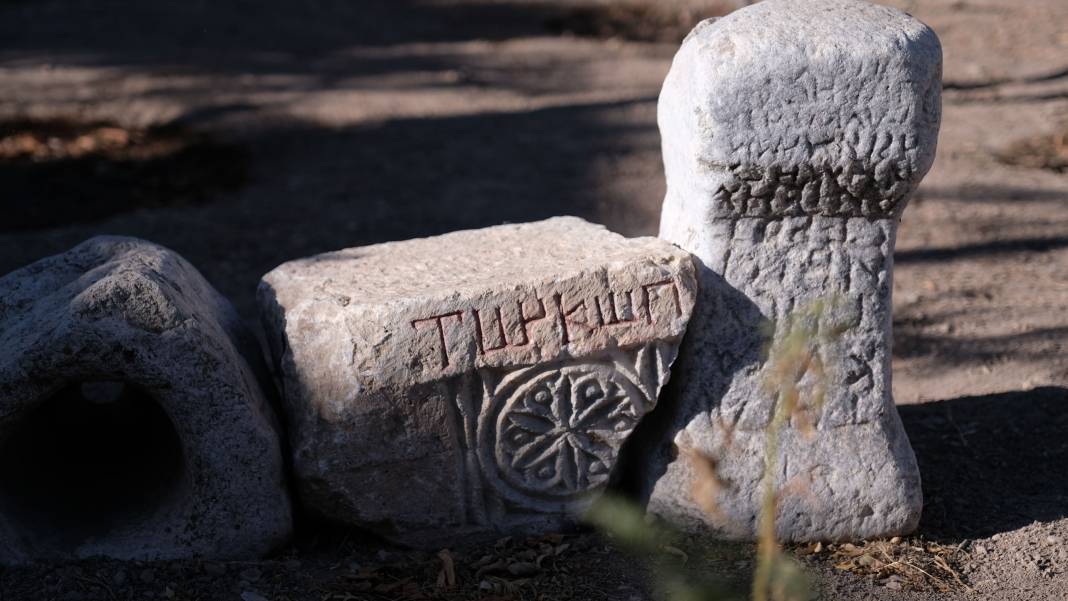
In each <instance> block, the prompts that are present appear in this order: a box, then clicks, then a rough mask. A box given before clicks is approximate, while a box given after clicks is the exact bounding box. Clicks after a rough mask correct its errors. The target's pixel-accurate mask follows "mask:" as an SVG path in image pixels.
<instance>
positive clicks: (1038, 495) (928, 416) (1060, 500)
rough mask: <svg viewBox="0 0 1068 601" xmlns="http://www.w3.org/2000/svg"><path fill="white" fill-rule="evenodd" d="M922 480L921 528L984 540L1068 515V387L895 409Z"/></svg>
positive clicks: (933, 533)
mask: <svg viewBox="0 0 1068 601" xmlns="http://www.w3.org/2000/svg"><path fill="white" fill-rule="evenodd" d="M898 411H899V412H900V414H901V419H902V421H903V422H904V424H905V430H906V431H907V432H908V435H909V439H910V441H911V442H912V447H913V449H914V450H915V452H916V458H917V460H918V462H919V465H920V473H921V475H922V478H923V491H924V510H923V519H922V521H921V522H920V532H921V533H923V534H924V535H927V536H932V537H939V538H948V539H951V540H954V539H964V538H976V537H987V536H991V535H993V534H997V533H1000V532H1007V531H1010V530H1015V529H1017V528H1020V527H1022V526H1026V525H1028V524H1031V523H1032V522H1035V521H1040V522H1048V521H1052V520H1057V519H1060V518H1063V517H1065V516H1066V515H1068V478H1066V477H1065V474H1064V466H1065V465H1066V464H1068V435H1066V433H1068V389H1065V388H1060V387H1045V388H1036V389H1034V390H1027V391H1018V392H1005V393H1000V394H991V395H985V396H976V397H962V398H958V399H952V400H947V401H939V402H930V403H924V404H920V405H902V406H899V407H898Z"/></svg>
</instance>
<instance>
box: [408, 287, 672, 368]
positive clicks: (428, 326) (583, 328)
mask: <svg viewBox="0 0 1068 601" xmlns="http://www.w3.org/2000/svg"><path fill="white" fill-rule="evenodd" d="M682 314H683V307H682V299H681V298H680V294H679V286H678V282H676V281H675V280H674V279H665V280H657V281H654V282H649V283H646V284H641V285H638V286H636V287H634V288H631V289H628V290H622V291H616V290H606V291H605V292H604V293H601V294H593V295H585V296H580V297H577V298H572V297H569V296H567V295H566V294H562V293H555V294H552V295H545V296H538V295H537V294H535V293H531V294H529V295H527V296H526V297H522V298H517V299H514V300H512V301H507V302H504V303H502V304H500V305H496V306H492V307H482V308H476V307H467V308H463V309H457V310H454V311H448V312H445V313H439V314H436V315H428V316H427V317H422V318H419V319H413V320H411V325H412V328H414V329H415V330H416V331H417V332H424V331H425V332H426V333H427V335H433V336H436V338H437V344H436V347H437V351H438V356H437V357H434V358H432V360H433V361H436V362H437V365H439V366H440V367H442V368H445V367H448V366H449V365H450V364H451V361H452V357H451V356H450V354H449V344H448V340H449V339H450V338H452V337H453V336H455V335H456V334H461V335H470V332H473V334H474V339H475V343H476V345H477V348H478V353H479V355H482V356H485V355H488V354H491V353H493V352H496V351H502V350H505V349H508V348H518V347H524V346H527V345H528V344H531V343H532V342H534V343H538V342H542V343H550V342H552V343H555V344H559V345H561V346H566V345H568V344H570V343H571V342H572V341H574V340H576V339H578V338H579V337H582V336H589V335H592V334H593V333H595V332H597V331H598V330H601V329H602V328H625V327H628V326H631V327H633V326H636V325H638V324H648V325H652V324H657V323H661V322H662V321H669V320H673V319H677V318H679V317H681V316H682ZM545 320H552V322H554V323H555V324H556V326H557V327H555V328H539V329H535V328H534V327H533V326H534V325H535V324H539V323H543V322H544V321H545ZM464 325H467V326H468V328H467V329H466V330H465V329H463V326H464ZM536 332H538V333H541V334H540V335H541V336H546V335H551V336H554V337H556V339H554V340H540V341H539V340H535V337H536V336H537V334H536ZM550 332H551V334H550Z"/></svg>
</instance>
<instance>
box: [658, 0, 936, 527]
mask: <svg viewBox="0 0 1068 601" xmlns="http://www.w3.org/2000/svg"><path fill="white" fill-rule="evenodd" d="M940 89H941V49H940V46H939V42H938V39H937V37H936V36H935V34H934V33H933V32H932V31H931V30H930V29H928V28H927V27H926V26H925V25H923V24H922V23H920V22H919V21H916V20H915V19H913V18H911V17H909V16H907V15H905V14H903V13H901V12H898V11H896V10H893V9H890V8H885V7H880V6H875V5H871V4H867V3H864V2H856V1H850V0H811V1H806V2H796V1H794V0H767V1H765V2H761V3H759V4H755V5H753V6H750V7H747V8H745V9H742V10H739V11H737V12H735V13H732V14H731V15H729V16H727V17H725V18H722V19H719V20H716V21H711V20H710V21H705V22H703V23H701V24H700V25H698V26H697V28H696V29H695V30H694V31H693V32H692V33H691V34H690V36H689V37H688V38H687V39H686V41H685V42H684V43H683V45H682V48H681V49H680V50H679V52H678V54H677V55H676V57H675V60H674V62H673V64H672V67H671V71H670V73H669V74H668V76H667V79H666V81H665V82H664V88H663V92H662V94H661V96H660V103H659V107H658V121H659V125H660V130H661V134H662V136H663V152H664V162H665V167H666V172H667V179H668V191H667V196H666V199H665V202H664V209H663V216H662V220H661V230H660V235H661V237H662V238H664V239H667V240H670V241H672V242H675V243H677V244H679V245H680V246H681V247H682V248H684V249H686V250H689V251H691V252H693V253H694V254H695V255H696V257H697V259H698V261H699V263H700V265H699V266H698V279H699V281H700V288H701V293H700V296H699V302H698V310H697V311H696V312H695V315H694V319H693V323H692V324H691V327H690V331H689V332H688V333H687V336H686V340H685V342H684V345H683V350H682V351H681V356H680V359H679V363H678V365H677V366H676V374H677V375H676V380H674V381H673V383H672V386H671V389H670V390H669V391H668V392H666V396H665V400H664V401H663V403H662V409H661V410H660V411H659V412H658V413H657V415H655V416H651V417H653V418H655V420H654V422H652V423H653V425H650V426H649V428H650V429H649V431H648V433H647V435H648V437H649V439H650V440H654V441H655V440H657V439H659V440H660V441H661V442H660V443H655V442H653V443H650V444H651V445H652V446H650V447H649V448H647V449H646V451H647V452H646V457H647V460H648V461H647V464H646V466H645V467H646V472H645V473H644V474H643V476H642V479H643V485H644V490H643V493H644V494H645V495H647V497H648V502H649V508H650V510H651V511H653V512H655V513H657V514H660V515H664V516H668V517H672V518H675V519H676V520H678V521H680V522H682V523H684V524H687V525H690V526H694V527H698V526H711V527H712V528H713V529H715V530H717V531H719V532H720V533H722V534H725V535H727V536H731V537H739V538H746V537H751V536H753V535H754V533H755V529H756V527H757V524H756V516H757V514H758V511H759V506H760V500H761V489H760V487H759V486H758V484H759V482H760V479H761V476H762V469H763V455H764V453H763V444H764V434H763V428H764V427H765V426H766V425H767V424H768V421H769V418H770V415H771V412H772V408H773V405H772V400H771V398H770V396H769V395H768V394H766V393H765V392H763V391H762V390H761V383H762V379H763V376H764V374H763V370H762V356H761V355H762V347H763V343H764V340H763V339H762V337H761V335H760V325H761V323H762V322H763V321H764V320H766V319H769V320H773V321H778V320H781V319H782V318H783V317H785V316H786V315H787V314H788V313H789V312H790V311H792V310H794V309H797V308H801V307H804V306H805V305H807V304H809V303H810V302H811V301H813V300H815V299H819V298H827V299H835V298H836V299H838V301H839V305H838V309H837V311H839V312H840V315H838V316H836V318H840V319H844V320H847V322H846V323H853V324H854V325H853V326H852V327H851V328H850V329H849V330H848V331H847V332H846V333H845V335H844V336H843V337H842V338H841V339H840V340H839V341H838V342H837V343H836V344H835V345H834V348H832V349H831V353H830V355H831V357H832V359H833V360H834V363H835V365H834V366H833V367H834V369H833V370H832V371H831V373H830V374H829V376H828V378H829V380H830V381H829V385H830V391H829V394H828V398H827V402H826V404H825V405H824V407H823V409H822V412H821V415H820V416H819V419H818V424H817V426H818V427H817V429H816V432H815V435H814V437H813V438H812V439H811V440H809V439H806V438H804V437H802V436H800V434H799V432H798V431H797V430H794V429H787V431H786V433H785V435H784V441H783V447H782V457H781V460H780V462H779V466H780V467H781V470H780V473H779V474H777V478H778V483H779V485H780V486H787V487H788V489H789V490H792V491H794V492H793V493H790V494H787V495H786V496H785V498H784V499H783V500H782V502H781V504H780V508H779V512H778V521H777V526H778V533H779V535H780V537H782V539H784V540H791V541H800V540H818V539H853V538H863V537H872V536H882V535H890V534H897V533H903V532H906V531H910V530H912V529H913V528H915V526H916V525H917V523H918V520H919V517H920V511H921V508H922V494H921V490H920V479H919V473H918V470H917V467H916V461H915V458H914V456H913V453H912V450H911V448H910V446H909V443H908V439H907V437H906V435H905V433H904V431H903V429H902V427H901V423H900V420H899V418H898V415H897V412H896V410H895V408H894V403H893V399H892V397H891V387H890V348H891V332H890V328H891V315H890V308H891V305H890V293H891V277H892V266H893V248H894V238H895V230H896V226H897V220H898V218H899V216H900V214H901V212H902V211H903V210H904V207H905V203H906V201H907V199H908V196H909V194H910V193H911V192H912V190H913V189H914V188H915V187H916V185H917V184H918V183H919V181H920V179H921V178H922V177H923V176H924V174H925V173H926V172H927V170H928V168H929V167H930V166H931V162H932V160H933V157H934V152H935V142H936V138H937V133H938V126H939V115H940V107H941V104H940ZM645 436H646V433H643V438H644V437H645ZM663 441H667V442H663ZM672 447H674V448H672ZM688 448H689V449H694V450H697V451H700V452H703V453H706V454H708V455H710V456H712V457H714V458H716V459H717V461H718V466H719V471H720V475H721V477H722V478H723V479H724V480H725V482H726V483H727V487H726V488H725V489H724V490H723V491H722V492H721V493H720V494H719V496H718V501H719V503H718V507H719V511H718V513H717V514H716V515H714V516H713V515H708V514H707V513H706V512H703V511H702V510H701V509H699V508H698V507H697V505H696V504H695V503H694V501H693V499H692V488H693V484H694V479H695V475H694V474H695V472H694V466H693V465H692V464H691V463H690V462H689V461H688V460H687V456H688V455H687V453H684V452H683V453H680V451H683V450H685V449H688Z"/></svg>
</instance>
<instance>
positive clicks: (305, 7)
mask: <svg viewBox="0 0 1068 601" xmlns="http://www.w3.org/2000/svg"><path fill="white" fill-rule="evenodd" d="M892 4H894V5H896V6H898V7H899V8H903V9H905V10H908V11H909V12H911V13H912V14H914V15H916V16H918V17H919V18H921V19H923V20H924V21H926V22H927V23H928V24H930V25H931V26H932V27H933V28H934V29H935V30H936V31H937V33H938V35H939V36H940V37H941V40H942V44H943V47H944V52H945V93H944V117H943V124H942V134H941V137H940V140H939V151H938V159H937V161H936V163H935V166H934V168H933V169H932V171H931V173H930V174H929V175H928V177H927V179H926V180H925V181H924V183H923V185H922V186H921V188H920V190H919V192H918V194H917V195H916V196H915V197H914V199H913V200H912V202H911V205H910V207H909V208H908V210H907V211H906V212H905V216H904V219H903V223H902V227H901V230H900V237H899V242H898V249H897V254H896V262H897V272H896V273H897V277H896V281H895V288H894V295H895V307H894V322H895V343H894V392H895V395H896V399H897V402H898V404H899V410H900V413H901V416H902V419H903V420H904V423H905V426H906V429H907V430H908V433H909V437H910V439H911V441H912V444H913V447H914V448H915V450H916V453H917V456H918V459H919V462H920V467H921V469H922V472H923V480H924V493H925V508H924V517H923V521H922V523H921V526H920V530H919V532H917V533H916V536H915V537H914V538H910V539H908V540H906V541H901V542H893V543H891V542H885V541H884V542H878V543H877V544H878V545H883V546H882V547H878V549H881V550H880V551H879V553H882V552H885V551H886V549H887V548H889V549H891V552H894V551H893V549H895V548H896V549H905V551H902V555H900V557H899V561H898V563H897V564H895V565H896V568H895V569H893V570H883V571H880V570H873V569H871V565H872V564H871V563H870V562H869V561H867V560H864V561H861V559H862V558H863V556H864V555H862V554H861V553H862V551H863V550H864V549H872V551H871V553H876V551H875V549H876V547H875V546H870V547H861V548H860V549H861V550H860V551H855V552H854V550H853V549H847V548H841V547H836V548H823V549H820V550H819V552H815V553H814V552H813V551H814V549H813V548H811V547H804V548H798V549H794V552H795V553H796V554H797V555H798V556H799V557H801V561H802V562H803V563H804V564H805V565H806V566H807V570H808V572H809V573H810V574H811V575H812V576H813V577H814V578H815V579H816V581H817V582H818V587H817V588H818V590H819V591H820V597H821V598H824V599H832V600H837V599H843V600H860V599H908V600H925V599H942V598H958V597H959V598H983V599H1003V600H1017V599H1027V600H1029V601H1045V600H1048V599H1058V600H1061V599H1068V546H1066V544H1068V543H1066V541H1068V477H1066V476H1065V473H1064V466H1065V465H1068V357H1066V356H1065V353H1064V350H1065V349H1064V342H1062V341H1063V340H1064V339H1065V337H1066V336H1068V2H1065V1H1064V0H1026V1H1010V0H912V1H908V2H906V1H904V0H895V1H894V2H892ZM731 6H732V5H731V4H730V3H728V2H721V3H716V2H703V1H702V0H670V1H667V2H656V1H655V0H646V2H645V3H644V4H630V5H621V4H619V3H618V2H616V3H609V2H595V1H594V0H589V1H588V2H585V3H584V4H581V5H578V2H577V1H576V0H572V1H571V2H563V1H559V0H558V1H556V2H548V1H543V2H526V1H521V0H497V1H493V0H441V1H430V0H426V1H419V2H417V1H400V0H392V1H391V0H361V1H360V2H350V1H347V0H303V1H300V2H282V1H280V0H260V2H255V3H253V2H230V3H211V2H202V1H195V0H194V1H190V0H182V1H178V0H157V1H154V2H142V3H135V2H123V1H118V0H0V99H2V100H0V190H2V192H0V194H2V196H0V198H2V207H3V213H2V214H0V273H6V272H7V271H9V270H12V269H15V268H17V267H19V266H22V265H25V264H27V263H29V262H31V261H33V260H35V259H38V258H40V257H43V256H46V255H49V254H53V253H57V252H61V251H63V250H65V249H67V248H69V247H71V246H73V245H74V244H76V243H78V242H80V241H81V240H83V239H85V238H87V237H89V236H91V235H94V234H100V233H113V234H127V235H134V236H139V237H143V238H147V239H150V240H153V241H156V242H159V243H162V244H164V245H166V246H169V247H171V248H173V249H175V250H177V251H178V252H180V253H182V254H183V255H184V256H185V257H187V258H188V259H189V260H190V261H192V262H193V263H194V264H195V265H197V266H198V268H200V270H201V271H202V272H203V273H204V274H205V275H206V276H207V277H208V279H209V280H210V281H211V282H212V283H213V284H214V285H215V286H216V287H217V288H218V289H219V290H220V291H221V292H223V293H224V294H225V295H227V296H229V297H230V298H231V299H232V300H233V301H234V302H235V304H236V305H237V307H238V309H239V310H240V311H241V312H242V314H243V315H244V317H245V318H246V319H247V320H248V321H249V322H250V323H255V320H256V318H255V307H254V304H253V295H254V290H255V287H256V283H257V281H258V279H259V276H260V275H261V274H263V273H264V272H266V271H268V270H269V269H271V268H272V267H274V266H275V265H277V264H279V263H281V262H283V261H285V260H288V259H291V258H294V257H299V256H304V255H309V254H312V253H317V252H322V251H327V250H333V249H338V248H343V247H349V246H357V245H363V244H368V243H374V242H380V241H385V240H395V239H403V238H409V237H414V236H425V235H432V234H437V233H442V232H445V231H449V230H454V229H458V228H470V227H481V226H486V225H491V224H498V223H502V222H518V221H530V220H536V219H541V218H544V217H548V216H551V215H558V214H573V215H579V216H582V217H585V218H588V219H590V220H593V221H597V222H601V223H604V224H606V225H608V226H609V227H610V228H611V229H614V230H616V231H619V232H621V233H624V234H627V235H640V234H653V233H655V232H656V229H657V222H658V217H659V207H660V203H661V198H662V197H663V193H664V180H663V174H662V165H661V160H660V149H659V135H658V133H657V129H656V123H655V111H656V98H657V94H658V92H659V88H660V84H661V82H662V80H663V77H664V75H665V73H666V72H667V69H668V66H669V64H670V60H671V57H672V55H673V53H674V51H675V49H676V48H677V46H678V42H679V40H680V39H681V36H682V35H683V34H684V33H685V31H687V30H688V28H689V26H690V25H691V24H692V23H693V22H694V21H695V20H696V19H697V18H698V16H699V15H702V14H709V13H714V12H717V11H719V12H722V11H724V10H729V9H730V7H731ZM300 527H301V535H300V536H299V537H298V540H297V541H296V542H295V543H294V544H293V545H292V546H291V547H289V548H287V549H282V550H280V551H279V552H278V554H277V556H275V557H273V558H272V559H270V560H269V561H262V562H248V563H230V564H217V563H204V562H197V561H189V562H162V563H145V564H142V563H137V564H133V563H124V562H115V561H106V560H94V561H85V562H80V563H77V564H72V565H61V566H57V565H45V566H34V567H30V568H21V569H7V570H2V571H0V601H9V600H15V599H57V600H74V599H190V600H192V599H235V600H236V599H241V600H242V601H261V600H263V599H268V600H270V601H276V600H284V599H293V600H296V599H315V600H321V601H332V600H337V601H346V600H352V599H421V598H446V599H576V600H587V599H589V600H593V599H612V600H620V601H632V600H634V601H637V600H641V599H648V598H653V597H654V596H655V594H656V590H655V589H656V584H655V578H653V577H652V576H651V574H650V570H649V569H647V568H645V567H642V566H643V565H644V564H643V563H642V562H641V561H637V560H635V559H634V558H632V557H630V556H628V555H626V554H625V553H623V552H621V551H619V550H618V549H616V548H615V547H614V546H613V545H612V544H611V543H609V542H605V541H603V540H602V539H600V538H599V537H597V536H595V535H592V534H578V535H568V536H565V537H563V538H561V537H547V538H546V537H543V538H540V539H535V540H529V541H528V540H509V541H501V542H499V543H498V544H497V545H495V546H492V547H483V548H472V549H465V548H462V545H461V546H460V547H461V548H458V549H454V550H452V552H451V553H449V554H448V555H446V556H441V555H437V554H433V553H431V554H413V553H409V552H405V551H403V550H398V549H392V548H389V547H388V546H385V545H383V544H381V543H378V542H375V541H368V540H366V539H361V538H359V537H358V536H355V535H349V534H340V533H338V534H335V533H333V531H332V530H331V529H323V528H317V527H316V526H315V525H313V524H308V523H304V522H302V523H301V525H300ZM680 545H681V546H682V548H683V549H684V550H685V552H686V553H687V556H688V557H687V560H686V561H687V564H688V566H689V567H690V568H691V569H692V570H693V571H694V572H696V573H703V574H705V575H715V576H716V577H721V578H726V579H727V580H728V581H729V582H730V583H733V584H734V585H735V586H742V585H741V584H740V583H744V581H745V579H746V578H747V577H748V574H749V569H750V565H751V549H749V548H748V547H747V546H744V545H742V546H738V545H719V544H716V543H712V542H709V541H699V540H690V541H686V542H685V543H680ZM871 545H876V543H871ZM910 549H911V550H910ZM888 557H889V556H888ZM933 557H941V558H944V559H943V561H944V562H945V565H946V566H947V567H948V568H949V569H948V570H943V571H941V572H939V570H942V568H941V567H939V564H938V563H937V562H936V561H934V560H932V559H931V558H933ZM680 561H681V559H680ZM923 561H929V563H923V564H922V565H921V563H920V562H923ZM886 563H889V562H888V561H884V562H883V564H886ZM860 564H864V566H866V568H865V567H864V566H861V567H858V565H860ZM447 565H451V566H452V569H451V570H449V569H447V568H446V566H447ZM877 565H882V564H877ZM516 566H518V567H516ZM531 566H533V567H531ZM836 566H841V567H847V568H849V569H839V567H836ZM917 570H920V571H922V572H934V573H931V574H929V575H930V576H931V578H927V577H925V576H923V575H922V574H919V572H917ZM450 571H451V572H452V573H453V575H454V576H455V579H456V585H455V587H450V582H451V580H450V576H449V573H450ZM902 573H903V574H906V575H909V574H910V575H911V576H913V577H915V578H912V579H909V578H905V579H904V580H903V579H902V578H900V577H899V576H900V574H902Z"/></svg>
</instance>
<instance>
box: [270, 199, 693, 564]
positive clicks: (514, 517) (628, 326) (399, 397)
mask: <svg viewBox="0 0 1068 601" xmlns="http://www.w3.org/2000/svg"><path fill="white" fill-rule="evenodd" d="M695 294H696V279H695V275H694V266H693V262H692V260H691V258H690V256H689V255H688V254H687V253H684V252H682V251H680V250H679V249H677V248H675V247H674V246H672V245H670V244H668V243H666V242H663V241H661V240H657V239H655V238H639V239H633V240H628V239H625V238H623V237H621V236H618V235H616V234H613V233H611V232H608V231H607V230H605V229H604V228H603V227H600V226H595V225H592V224H589V223H587V222H585V221H582V220H580V219H576V218H555V219H550V220H547V221H542V222H537V223H530V224H523V225H505V226H498V227H492V228H486V229H482V230H472V231H464V232H456V233H451V234H447V235H444V236H438V237H434V238H426V239H420V240H409V241H405V242H395V243H387V244H379V245H375V246H369V247H363V248H353V249H348V250H343V251H339V252H335V253H328V254H324V255H319V256H316V257H311V258H307V259H302V260H298V261H292V262H290V263H286V264H284V265H282V266H280V267H278V268H277V269H275V270H274V271H272V272H271V273H269V274H267V275H266V276H265V277H264V279H263V282H262V284H261V286H260V305H261V310H262V314H263V317H264V319H265V322H266V329H267V331H268V337H269V338H270V343H271V347H272V354H273V356H274V358H275V363H276V369H277V371H278V373H279V376H280V379H281V382H282V387H283V390H284V398H285V403H286V405H287V407H288V411H289V414H290V423H291V426H292V431H291V434H292V445H293V453H294V471H295V473H296V478H297V481H298V486H299V489H300V492H301V494H302V497H303V501H304V502H305V503H306V504H307V505H308V506H309V507H310V508H312V509H314V510H316V511H318V512H320V513H322V514H323V515H325V516H327V517H329V518H332V519H335V520H339V521H342V522H346V523H350V524H356V525H360V526H364V527H367V528H371V529H373V530H375V531H377V532H379V533H381V534H383V535H386V536H388V537H391V538H393V539H394V540H398V541H401V542H404V543H408V544H414V545H427V546H433V545H436V544H440V543H442V542H445V541H448V540H455V537H456V536H460V535H468V536H471V535H475V536H477V535H479V534H480V533H485V534H488V533H494V532H503V531H511V532H533V531H537V530H541V529H545V528H554V527H558V526H559V525H560V524H561V523H563V522H567V521H569V517H571V516H570V515H569V514H570V512H572V511H574V510H577V509H581V508H582V507H583V505H584V504H585V503H586V502H588V501H589V500H590V499H591V498H592V495H591V493H594V492H595V491H597V490H599V489H601V488H602V487H604V486H605V485H606V484H607V483H608V481H609V480H610V479H611V478H612V476H613V467H614V465H615V461H616V458H617V455H618V453H619V451H620V447H621V445H622V444H623V442H624V441H625V440H626V439H627V437H628V435H629V434H630V433H631V431H632V430H633V429H634V428H635V426H636V425H637V423H638V420H640V419H641V417H642V416H643V415H644V414H645V413H647V412H648V411H649V410H650V409H652V407H653V406H654V404H655V403H656V399H657V395H658V392H659V390H660V387H661V386H662V385H663V384H664V383H665V381H666V380H667V378H668V367H669V366H670V364H671V362H672V361H673V360H674V358H675V354H676V351H677V348H678V344H679V341H680V339H681V337H682V334H683V332H684V330H685V327H686V323H687V321H688V319H689V317H690V313H691V310H692V307H693V303H694V297H695Z"/></svg>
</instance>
